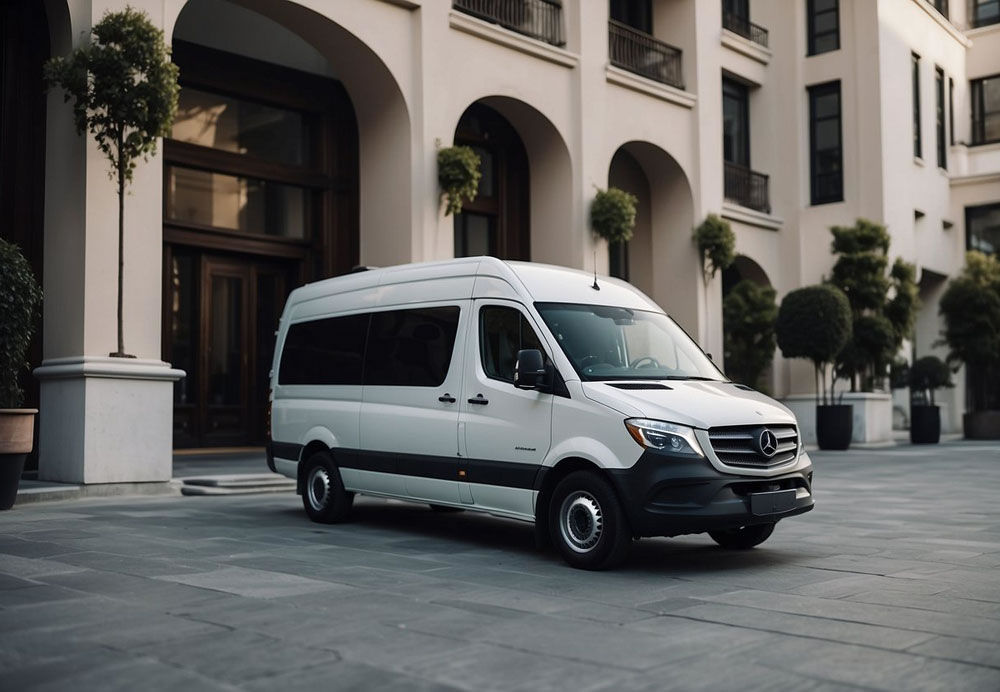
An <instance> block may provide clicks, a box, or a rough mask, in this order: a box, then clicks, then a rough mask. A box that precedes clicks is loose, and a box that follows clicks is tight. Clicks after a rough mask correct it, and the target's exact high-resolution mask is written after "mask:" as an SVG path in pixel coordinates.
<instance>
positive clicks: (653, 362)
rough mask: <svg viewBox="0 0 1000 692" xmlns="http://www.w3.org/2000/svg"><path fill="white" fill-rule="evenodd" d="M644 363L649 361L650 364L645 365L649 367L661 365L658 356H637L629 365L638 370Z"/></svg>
mask: <svg viewBox="0 0 1000 692" xmlns="http://www.w3.org/2000/svg"><path fill="white" fill-rule="evenodd" d="M643 363H649V365H646V366H645V367H647V368H658V367H660V361H658V360H656V358H653V356H643V357H642V358H636V359H635V360H633V361H632V362H631V363H629V364H628V366H629V367H630V368H632V369H633V370H638V369H639V366H641V365H642V364H643Z"/></svg>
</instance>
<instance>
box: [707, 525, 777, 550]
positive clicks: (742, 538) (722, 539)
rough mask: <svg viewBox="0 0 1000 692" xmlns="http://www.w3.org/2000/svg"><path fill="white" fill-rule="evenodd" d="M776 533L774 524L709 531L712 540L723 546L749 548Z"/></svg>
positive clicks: (736, 548)
mask: <svg viewBox="0 0 1000 692" xmlns="http://www.w3.org/2000/svg"><path fill="white" fill-rule="evenodd" d="M772 533H774V524H755V525H754V526H742V527H740V528H738V529H728V530H726V531H709V532H708V535H709V536H711V537H712V540H713V541H715V542H716V543H718V544H719V545H721V546H722V547H723V548H732V549H734V550H747V549H749V548H753V547H754V546H757V545H760V544H761V543H763V542H764V541H766V540H767V539H768V538H769V537H770V536H771V534H772Z"/></svg>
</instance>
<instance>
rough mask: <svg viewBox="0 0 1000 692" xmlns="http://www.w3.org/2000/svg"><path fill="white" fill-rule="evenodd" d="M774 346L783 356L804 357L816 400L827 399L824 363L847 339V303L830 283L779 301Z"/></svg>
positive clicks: (848, 329)
mask: <svg viewBox="0 0 1000 692" xmlns="http://www.w3.org/2000/svg"><path fill="white" fill-rule="evenodd" d="M774 329H775V334H776V335H777V338H778V347H779V348H781V352H782V353H783V354H784V355H785V357H786V358H806V359H808V360H810V361H812V363H813V366H814V367H815V369H816V383H817V386H816V397H817V400H816V403H817V404H826V403H828V402H829V401H830V400H831V396H830V395H828V393H827V389H826V371H827V365H828V364H829V363H830V362H832V361H833V360H834V359H835V358H836V357H837V355H838V354H839V353H840V351H841V349H843V348H844V346H845V345H846V344H847V342H848V340H850V338H851V330H852V324H851V305H850V303H848V302H847V297H846V296H845V295H844V293H843V291H841V290H840V289H838V288H837V287H836V286H832V285H830V284H820V285H817V286H806V287H805V288H800V289H797V290H795V291H792V292H790V293H789V294H788V295H786V296H785V299H784V300H782V301H781V307H780V308H779V309H778V320H777V322H776V323H775V325H774Z"/></svg>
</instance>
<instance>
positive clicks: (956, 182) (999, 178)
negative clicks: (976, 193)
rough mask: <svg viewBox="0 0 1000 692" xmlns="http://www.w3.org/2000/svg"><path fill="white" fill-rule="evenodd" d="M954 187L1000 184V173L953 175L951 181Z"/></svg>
mask: <svg viewBox="0 0 1000 692" xmlns="http://www.w3.org/2000/svg"><path fill="white" fill-rule="evenodd" d="M949 182H950V184H951V186H952V187H959V186H961V185H982V184H983V183H1000V171H996V172H994V173H976V174H973V175H953V176H951V179H950V180H949Z"/></svg>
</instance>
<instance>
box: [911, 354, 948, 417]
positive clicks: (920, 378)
mask: <svg viewBox="0 0 1000 692" xmlns="http://www.w3.org/2000/svg"><path fill="white" fill-rule="evenodd" d="M908 380H909V385H910V390H911V391H913V392H923V393H924V398H925V400H926V401H929V402H930V405H931V406H933V405H934V390H935V389H941V388H942V387H952V386H954V385H952V383H951V369H950V368H949V367H948V365H947V364H946V363H945V362H944V361H942V360H941V359H940V358H938V357H937V356H924V357H923V358H918V359H917V360H916V361H914V363H913V365H911V366H910V373H909V378H908Z"/></svg>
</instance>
